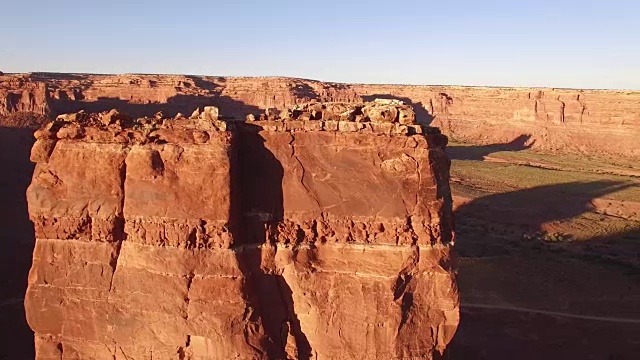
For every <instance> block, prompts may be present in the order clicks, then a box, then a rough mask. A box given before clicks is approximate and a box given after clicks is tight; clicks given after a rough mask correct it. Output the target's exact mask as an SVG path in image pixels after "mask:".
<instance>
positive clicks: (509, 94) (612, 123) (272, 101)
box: [0, 73, 640, 158]
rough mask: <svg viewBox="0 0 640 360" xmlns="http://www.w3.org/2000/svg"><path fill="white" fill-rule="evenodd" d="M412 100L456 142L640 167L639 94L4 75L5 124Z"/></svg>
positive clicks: (425, 119) (426, 120)
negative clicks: (27, 116)
mask: <svg viewBox="0 0 640 360" xmlns="http://www.w3.org/2000/svg"><path fill="white" fill-rule="evenodd" d="M381 97H384V98H388V99H395V100H401V101H404V102H405V103H406V104H408V105H411V106H412V107H413V108H414V110H415V112H416V117H417V119H418V121H419V122H421V123H423V124H431V125H434V126H438V127H440V128H441V129H442V131H443V133H444V134H446V135H448V136H450V137H453V138H455V139H458V140H463V141H467V142H472V143H479V144H494V143H509V142H511V141H512V140H514V139H517V138H519V137H520V136H528V138H529V141H528V143H527V144H525V145H526V146H533V147H534V148H537V149H541V150H545V151H562V152H567V151H568V152H581V153H586V154H591V155H603V154H605V155H615V156H622V157H627V158H629V157H631V158H640V150H639V149H638V146H636V143H637V138H638V137H639V136H640V107H639V105H638V104H639V102H640V92H638V91H637V90H587V89H553V88H505V87H465V86H410V85H366V84H340V83H331V82H320V81H313V80H305V79H294V78H282V77H277V78H275V77H273V78H238V77H220V76H183V75H132V74H128V75H88V74H46V73H32V74H6V75H0V116H2V115H6V114H10V113H13V112H17V111H33V112H36V113H38V114H45V113H47V112H50V113H52V114H53V115H57V114H60V113H64V112H76V111H79V110H82V109H84V110H85V111H87V112H99V111H105V110H109V109H111V108H117V109H119V110H121V111H125V112H127V113H130V114H132V115H136V116H151V115H153V114H155V113H156V112H157V111H159V110H162V111H164V112H165V113H166V114H167V115H169V116H174V115H175V114H176V113H177V112H182V113H184V114H187V113H186V112H185V111H187V110H189V111H193V109H194V108H196V107H199V106H200V107H202V106H206V105H214V106H218V107H220V108H221V109H222V113H221V115H222V116H223V117H225V118H236V119H243V118H244V116H245V115H246V114H247V113H254V114H258V113H260V112H262V111H263V110H265V109H268V108H274V109H277V110H278V111H281V110H283V109H285V108H288V107H292V106H294V105H297V104H303V103H306V102H309V101H312V100H315V101H319V102H351V103H361V102H362V101H363V100H364V101H368V100H372V99H375V98H381Z"/></svg>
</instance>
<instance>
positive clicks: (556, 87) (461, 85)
mask: <svg viewBox="0 0 640 360" xmlns="http://www.w3.org/2000/svg"><path fill="white" fill-rule="evenodd" d="M3 74H4V75H0V76H7V75H38V74H42V75H46V74H53V75H55V74H59V75H94V76H117V75H145V76H149V75H157V76H197V77H220V78H245V79H268V78H272V79H277V78H284V79H293V80H303V81H312V82H322V83H330V84H340V85H376V86H415V87H461V88H496V89H548V90H575V91H631V92H640V88H637V89H633V88H587V87H573V88H572V87H558V86H524V85H521V86H508V85H464V84H415V83H413V84H411V83H405V84H402V83H376V82H372V83H365V82H342V81H331V80H319V79H310V78H305V77H298V76H289V75H260V76H256V75H205V74H184V73H144V72H125V73H119V72H106V73H99V72H62V71H30V72H3Z"/></svg>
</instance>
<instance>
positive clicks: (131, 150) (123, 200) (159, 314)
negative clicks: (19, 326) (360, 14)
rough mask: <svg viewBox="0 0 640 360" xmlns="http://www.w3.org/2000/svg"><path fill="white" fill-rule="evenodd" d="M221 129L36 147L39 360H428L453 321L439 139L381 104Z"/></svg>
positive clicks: (202, 114) (79, 118)
mask: <svg viewBox="0 0 640 360" xmlns="http://www.w3.org/2000/svg"><path fill="white" fill-rule="evenodd" d="M223 111H224V110H223ZM218 117H219V115H218V111H217V108H213V107H208V108H204V109H200V110H197V111H195V112H193V114H192V115H191V116H190V117H189V118H186V117H184V116H178V117H177V118H172V119H167V118H164V117H162V116H161V115H158V116H157V117H154V118H141V119H140V118H135V117H134V118H130V117H128V116H125V115H123V114H122V113H120V112H118V111H115V110H114V111H110V112H103V113H101V114H87V113H74V114H67V115H62V116H60V117H58V119H57V120H56V121H53V122H50V123H48V124H46V125H45V126H44V127H43V128H42V129H40V130H38V131H37V132H36V138H37V141H36V143H35V145H34V146H33V149H32V154H31V159H32V161H33V162H35V163H36V169H35V171H34V175H33V179H32V183H31V185H30V186H29V189H28V192H27V197H28V203H29V214H30V217H31V219H32V221H33V223H34V226H35V232H36V238H37V240H36V246H35V251H34V255H33V266H32V268H31V272H30V274H29V288H28V291H27V295H26V299H25V307H26V312H27V319H28V322H29V324H30V326H31V327H32V329H33V330H34V331H35V338H36V358H37V359H39V360H45V359H60V358H65V359H66V358H81V359H152V358H161V359H230V358H239V359H286V358H288V359H311V358H313V359H431V358H433V357H437V356H438V354H439V353H441V352H442V351H443V350H444V348H445V347H446V345H447V344H448V343H449V341H450V340H451V339H452V337H453V334H454V333H455V330H456V327H457V324H458V320H459V299H458V290H457V287H456V283H455V273H454V269H453V268H452V245H453V219H452V204H451V193H450V189H449V160H448V158H447V156H446V154H445V152H444V148H445V146H446V141H447V140H446V137H444V136H443V135H441V134H440V133H439V131H438V130H437V129H436V128H431V127H427V126H420V125H417V124H415V113H414V112H413V110H412V108H411V107H407V106H405V105H403V104H401V103H398V102H393V101H382V102H373V103H364V104H360V105H353V104H350V103H347V102H344V103H330V104H323V103H317V102H316V103H312V104H308V105H301V104H298V105H294V106H292V107H289V108H288V109H286V110H284V111H281V112H274V111H267V112H266V113H265V114H264V115H263V116H262V117H261V118H262V120H260V119H258V120H255V119H254V117H253V116H251V117H248V119H247V120H249V121H247V122H244V123H229V122H224V121H221V120H219V119H218Z"/></svg>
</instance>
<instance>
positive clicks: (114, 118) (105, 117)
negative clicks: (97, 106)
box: [101, 109, 131, 126]
mask: <svg viewBox="0 0 640 360" xmlns="http://www.w3.org/2000/svg"><path fill="white" fill-rule="evenodd" d="M101 120H102V124H104V125H107V126H108V125H111V124H119V125H123V124H126V123H127V122H129V121H131V117H129V116H127V115H125V114H123V113H121V112H120V111H118V110H116V109H111V110H109V111H108V112H107V113H106V114H101Z"/></svg>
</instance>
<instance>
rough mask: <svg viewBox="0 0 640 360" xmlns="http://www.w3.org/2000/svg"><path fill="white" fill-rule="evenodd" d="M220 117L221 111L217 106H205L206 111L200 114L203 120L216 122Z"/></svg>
mask: <svg viewBox="0 0 640 360" xmlns="http://www.w3.org/2000/svg"><path fill="white" fill-rule="evenodd" d="M219 115H220V109H218V108H217V107H215V106H205V107H204V111H202V113H201V114H200V118H201V119H202V120H209V121H214V120H218V118H219Z"/></svg>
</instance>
